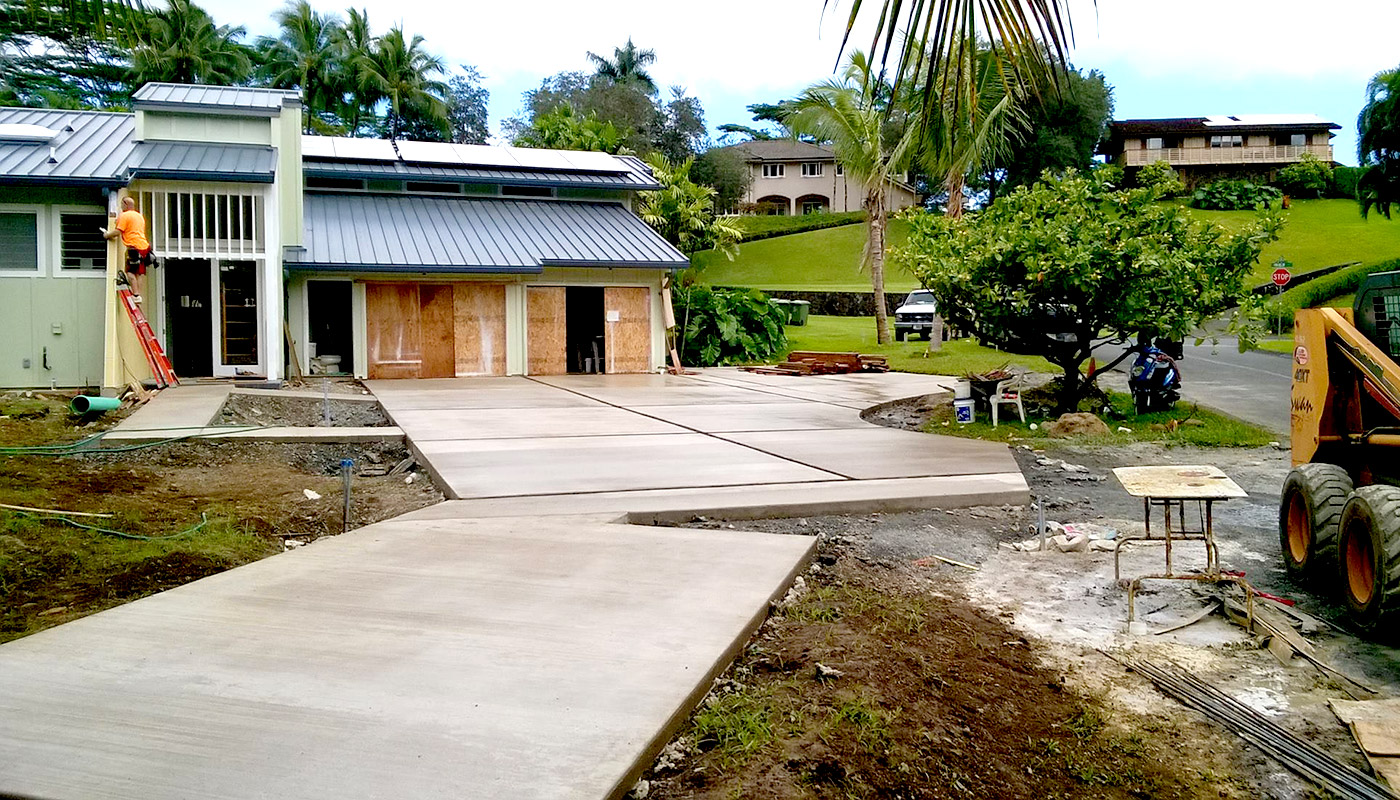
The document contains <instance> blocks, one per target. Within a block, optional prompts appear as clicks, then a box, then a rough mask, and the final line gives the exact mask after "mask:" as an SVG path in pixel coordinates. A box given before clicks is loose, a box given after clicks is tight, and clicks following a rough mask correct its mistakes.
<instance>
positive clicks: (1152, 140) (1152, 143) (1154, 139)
mask: <svg viewBox="0 0 1400 800" xmlns="http://www.w3.org/2000/svg"><path fill="white" fill-rule="evenodd" d="M1147 149H1148V150H1161V149H1162V137H1160V136H1149V137H1147Z"/></svg>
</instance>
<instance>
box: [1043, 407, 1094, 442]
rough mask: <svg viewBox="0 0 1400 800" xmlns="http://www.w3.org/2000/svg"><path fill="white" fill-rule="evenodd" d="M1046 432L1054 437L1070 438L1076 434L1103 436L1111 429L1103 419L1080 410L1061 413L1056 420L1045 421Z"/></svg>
mask: <svg viewBox="0 0 1400 800" xmlns="http://www.w3.org/2000/svg"><path fill="white" fill-rule="evenodd" d="M1045 433H1046V434H1047V435H1049V436H1050V437H1051V438H1054V439H1069V438H1073V437H1075V436H1101V435H1104V434H1107V433H1109V430H1108V425H1107V424H1105V423H1104V421H1103V420H1101V419H1099V418H1098V417H1096V416H1094V415H1093V414H1090V413H1087V412H1084V411H1080V412H1078V413H1075V414H1061V415H1060V418H1059V419H1057V420H1055V421H1054V422H1047V423H1045Z"/></svg>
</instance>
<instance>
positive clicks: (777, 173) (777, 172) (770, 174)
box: [763, 164, 783, 178]
mask: <svg viewBox="0 0 1400 800" xmlns="http://www.w3.org/2000/svg"><path fill="white" fill-rule="evenodd" d="M763 177H765V178H781V177H783V165H782V164H764V165H763Z"/></svg>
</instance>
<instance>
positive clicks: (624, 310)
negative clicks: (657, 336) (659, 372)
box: [603, 286, 651, 373]
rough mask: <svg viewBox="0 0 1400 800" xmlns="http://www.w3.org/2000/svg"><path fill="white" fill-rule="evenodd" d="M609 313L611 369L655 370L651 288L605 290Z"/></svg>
mask: <svg viewBox="0 0 1400 800" xmlns="http://www.w3.org/2000/svg"><path fill="white" fill-rule="evenodd" d="M603 308H604V309H605V311H606V314H607V317H606V319H607V351H608V352H607V355H606V358H605V363H606V364H607V371H608V372H614V373H616V372H649V371H650V370H651V290H650V289H647V288H645V287H631V286H609V287H608V288H607V289H604V290H603Z"/></svg>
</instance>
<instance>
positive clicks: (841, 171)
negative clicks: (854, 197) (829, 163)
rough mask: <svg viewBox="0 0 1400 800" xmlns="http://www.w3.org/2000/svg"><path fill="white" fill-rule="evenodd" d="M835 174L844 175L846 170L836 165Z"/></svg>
mask: <svg viewBox="0 0 1400 800" xmlns="http://www.w3.org/2000/svg"><path fill="white" fill-rule="evenodd" d="M836 174H837V175H845V174H846V168H845V167H843V166H841V165H840V164H837V165H836Z"/></svg>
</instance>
